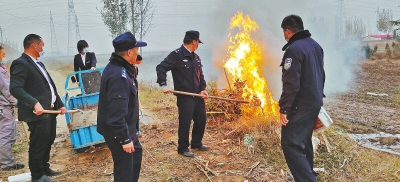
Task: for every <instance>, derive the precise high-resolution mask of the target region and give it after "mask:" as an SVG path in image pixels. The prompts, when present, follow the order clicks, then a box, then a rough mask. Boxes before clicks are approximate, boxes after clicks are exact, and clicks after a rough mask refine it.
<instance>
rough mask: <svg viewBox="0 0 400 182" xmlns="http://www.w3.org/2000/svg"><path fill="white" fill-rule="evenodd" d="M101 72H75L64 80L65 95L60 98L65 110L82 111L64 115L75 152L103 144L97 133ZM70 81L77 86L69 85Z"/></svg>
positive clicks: (98, 70)
mask: <svg viewBox="0 0 400 182" xmlns="http://www.w3.org/2000/svg"><path fill="white" fill-rule="evenodd" d="M103 70H104V68H97V69H95V70H84V71H76V72H72V73H70V74H68V76H67V78H66V82H65V93H64V95H63V96H62V101H63V103H64V104H65V108H66V109H67V110H73V109H79V110H81V111H82V112H79V113H78V112H77V113H66V114H65V119H66V123H67V126H68V129H69V133H70V140H71V145H72V149H73V150H74V151H75V152H77V151H78V150H79V149H82V148H86V147H90V146H93V145H96V144H101V143H104V142H105V141H104V137H103V136H102V135H101V134H99V133H98V132H97V104H98V102H99V91H100V80H101V74H102V72H103ZM71 81H72V83H78V84H73V85H71V84H70V83H71Z"/></svg>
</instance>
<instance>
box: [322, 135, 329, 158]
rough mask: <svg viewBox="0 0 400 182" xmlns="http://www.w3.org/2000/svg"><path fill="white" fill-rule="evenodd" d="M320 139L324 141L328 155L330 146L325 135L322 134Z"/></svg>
mask: <svg viewBox="0 0 400 182" xmlns="http://www.w3.org/2000/svg"><path fill="white" fill-rule="evenodd" d="M322 138H323V139H324V141H325V145H326V150H328V153H331V146H330V145H329V142H328V139H327V138H326V135H325V133H322Z"/></svg>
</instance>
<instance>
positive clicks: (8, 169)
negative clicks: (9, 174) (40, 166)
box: [2, 163, 25, 171]
mask: <svg viewBox="0 0 400 182" xmlns="http://www.w3.org/2000/svg"><path fill="white" fill-rule="evenodd" d="M24 167H25V165H23V164H18V163H17V164H15V165H14V166H9V167H5V168H2V170H3V171H13V170H18V169H22V168H24Z"/></svg>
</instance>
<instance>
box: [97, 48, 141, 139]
mask: <svg viewBox="0 0 400 182" xmlns="http://www.w3.org/2000/svg"><path fill="white" fill-rule="evenodd" d="M138 120H139V100H138V89H137V81H136V77H135V71H134V68H133V65H131V64H129V63H128V62H127V61H125V59H124V58H122V57H120V56H118V55H116V54H114V53H113V54H112V55H111V58H110V63H108V64H107V66H106V67H105V68H104V71H103V74H102V76H101V86H100V95H99V105H98V113H97V131H98V132H99V133H100V134H102V135H108V136H113V137H115V138H116V139H117V140H118V141H119V142H120V143H121V144H122V145H123V144H127V143H129V142H131V141H132V140H131V138H135V139H137V136H136V132H137V124H138Z"/></svg>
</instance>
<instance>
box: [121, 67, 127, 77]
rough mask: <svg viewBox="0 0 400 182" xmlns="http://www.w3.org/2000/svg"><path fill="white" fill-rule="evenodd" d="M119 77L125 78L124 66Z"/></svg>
mask: <svg viewBox="0 0 400 182" xmlns="http://www.w3.org/2000/svg"><path fill="white" fill-rule="evenodd" d="M121 77H123V78H126V69H125V68H124V67H122V70H121Z"/></svg>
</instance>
